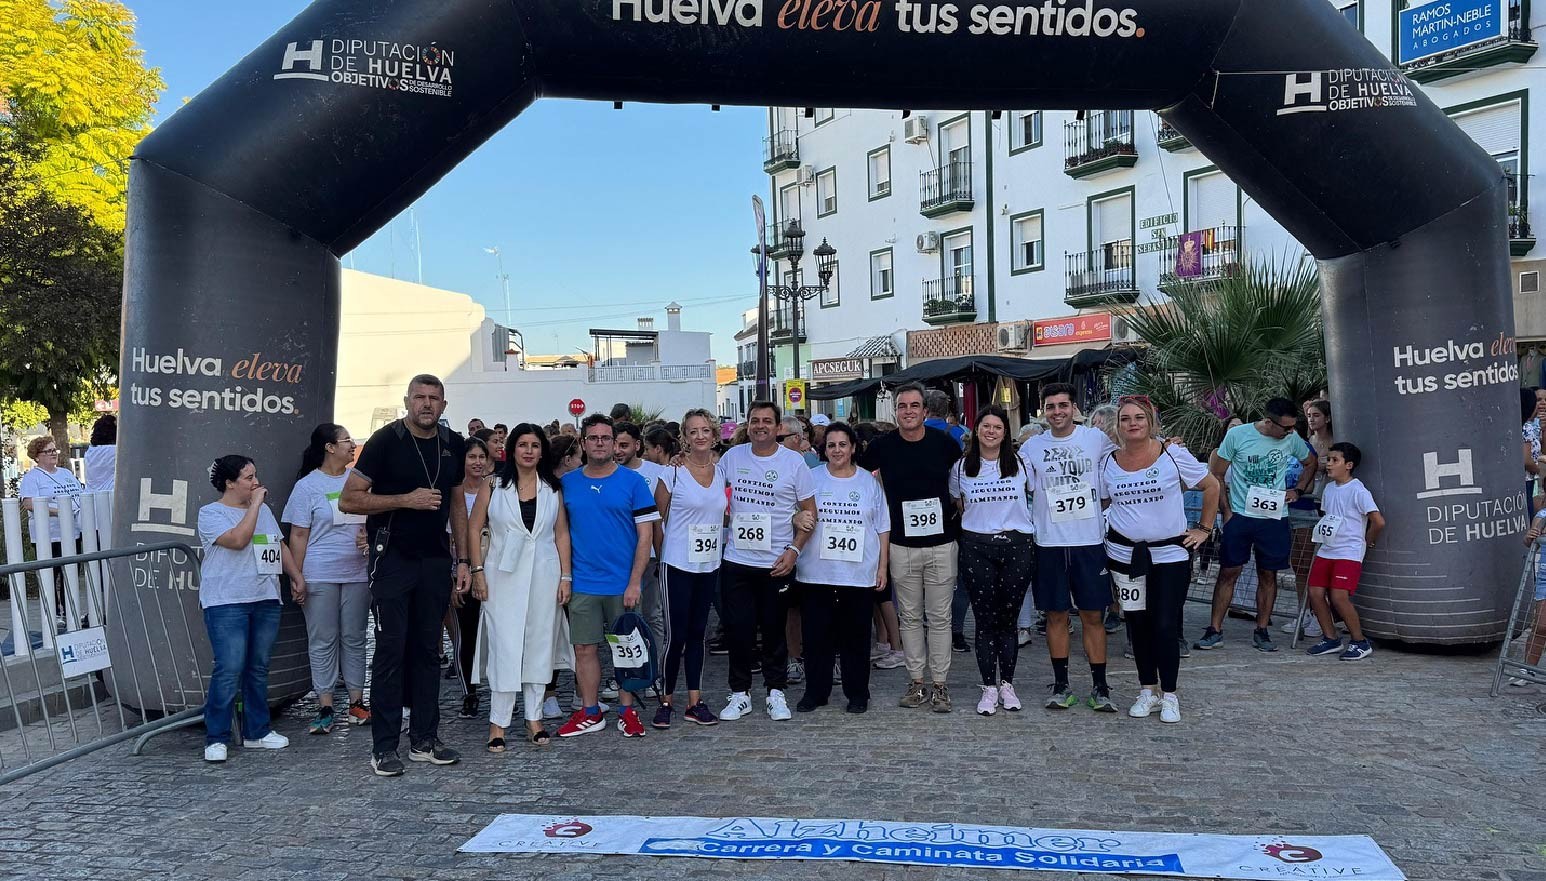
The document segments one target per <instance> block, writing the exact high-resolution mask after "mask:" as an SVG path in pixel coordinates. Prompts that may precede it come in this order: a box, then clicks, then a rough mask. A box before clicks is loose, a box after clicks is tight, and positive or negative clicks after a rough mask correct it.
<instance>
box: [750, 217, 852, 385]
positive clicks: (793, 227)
mask: <svg viewBox="0 0 1546 881" xmlns="http://www.w3.org/2000/svg"><path fill="white" fill-rule="evenodd" d="M784 243H785V244H784V253H785V254H786V255H787V256H788V257H789V268H790V274H791V275H792V276H793V283H792V284H770V285H767V286H766V295H767V296H771V297H773V298H775V299H777V300H778V301H780V302H787V303H789V313H790V322H789V330H790V339H791V342H792V344H793V346H794V378H795V379H799V378H800V309H801V306H802V305H803V304H804V303H805V301H807V300H810V299H813V298H815V297H819V296H821V295H822V294H824V293H826V292H827V291H828V290H830V287H831V284H832V272H833V270H834V269H835V267H836V263H837V249H836V248H834V247H832V245H830V244H829V243H828V242H827V240H826V239H825V238H823V239H822V240H821V244H819V245H817V246H816V250H814V251H813V252H811V253H813V254H814V255H815V256H816V277H817V280H818V283H817V284H814V285H808V284H806V283H805V272H804V271H803V270H802V269H801V268H800V260H801V259H802V258H803V257H804V256H805V228H804V227H802V226H801V225H800V221H799V220H798V219H792V220H790V221H789V225H788V226H787V227H786V228H785V229H784ZM752 253H753V254H756V255H757V256H758V259H759V265H760V261H761V259H762V258H763V255H762V254H760V253H759V252H758V250H757V249H756V248H753V249H752ZM759 305H761V306H762V307H763V311H764V314H766V308H765V307H766V301H765V300H764V302H763V303H762V304H759ZM759 357H760V355H759Z"/></svg>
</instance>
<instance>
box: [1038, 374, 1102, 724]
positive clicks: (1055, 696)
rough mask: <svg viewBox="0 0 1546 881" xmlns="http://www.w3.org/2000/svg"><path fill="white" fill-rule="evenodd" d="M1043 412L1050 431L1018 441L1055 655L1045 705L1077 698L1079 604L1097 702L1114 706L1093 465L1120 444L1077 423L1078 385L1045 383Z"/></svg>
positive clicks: (1093, 702)
mask: <svg viewBox="0 0 1546 881" xmlns="http://www.w3.org/2000/svg"><path fill="white" fill-rule="evenodd" d="M1041 410H1042V416H1043V418H1045V419H1046V420H1047V425H1048V426H1049V428H1050V429H1051V430H1050V431H1047V432H1044V433H1042V434H1038V435H1036V436H1035V437H1033V438H1031V439H1030V440H1029V441H1028V442H1027V443H1026V445H1025V446H1024V447H1021V448H1020V459H1021V460H1022V461H1023V462H1024V463H1025V466H1026V468H1027V472H1026V473H1027V474H1028V475H1029V477H1030V479H1031V491H1032V493H1033V495H1032V499H1031V515H1032V520H1033V521H1034V522H1035V524H1036V576H1035V578H1034V579H1032V585H1031V591H1032V594H1033V596H1034V597H1035V599H1036V608H1038V609H1040V610H1041V611H1043V612H1046V613H1047V652H1048V654H1049V655H1050V656H1051V658H1052V677H1053V684H1052V696H1051V697H1050V698H1048V699H1047V708H1048V709H1055V710H1062V709H1068V708H1069V707H1073V706H1075V705H1077V704H1078V703H1079V697H1078V696H1077V695H1076V694H1074V692H1073V689H1072V688H1070V687H1069V684H1068V654H1069V645H1068V642H1069V620H1068V613H1069V611H1070V610H1071V609H1074V608H1077V609H1078V610H1079V621H1080V623H1081V624H1082V625H1083V630H1084V654H1085V657H1086V658H1087V659H1088V660H1089V662H1090V679H1091V683H1092V685H1091V693H1090V697H1089V705H1090V707H1091V709H1094V710H1095V711H1096V712H1101V713H1115V712H1116V707H1115V706H1113V705H1112V703H1111V690H1110V687H1109V686H1108V685H1107V684H1106V628H1105V626H1104V618H1105V614H1106V607H1107V606H1108V605H1110V604H1111V576H1110V575H1109V574H1108V573H1107V572H1106V522H1105V520H1104V519H1103V518H1102V517H1101V514H1100V501H1099V499H1098V498H1097V496H1096V494H1095V482H1096V474H1095V467H1096V465H1097V464H1098V463H1099V462H1100V460H1101V459H1102V458H1103V457H1104V456H1105V455H1106V454H1107V453H1108V452H1110V451H1112V450H1114V449H1116V445H1115V444H1113V443H1112V442H1111V438H1110V437H1109V436H1108V435H1107V434H1106V433H1105V432H1104V431H1100V430H1099V429H1095V428H1089V427H1087V426H1083V425H1075V424H1074V413H1075V412H1076V408H1075V405H1074V387H1073V386H1071V385H1068V384H1066V383H1052V384H1050V385H1047V386H1043V387H1042V392H1041Z"/></svg>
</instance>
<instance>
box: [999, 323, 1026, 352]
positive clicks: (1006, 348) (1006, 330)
mask: <svg viewBox="0 0 1546 881" xmlns="http://www.w3.org/2000/svg"><path fill="white" fill-rule="evenodd" d="M1029 337H1030V327H1029V326H1028V325H1027V324H1026V323H1025V322H1023V321H1017V322H1015V323H1013V324H1000V325H999V326H998V350H999V351H1000V352H1023V351H1025V350H1026V349H1027V348H1028V347H1029V345H1030V344H1029V342H1028V340H1029Z"/></svg>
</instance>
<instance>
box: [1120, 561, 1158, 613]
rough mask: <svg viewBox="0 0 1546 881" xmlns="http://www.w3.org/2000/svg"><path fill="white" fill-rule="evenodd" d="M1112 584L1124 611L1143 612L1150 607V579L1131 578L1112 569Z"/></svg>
mask: <svg viewBox="0 0 1546 881" xmlns="http://www.w3.org/2000/svg"><path fill="white" fill-rule="evenodd" d="M1111 586H1112V587H1114V588H1116V591H1117V603H1118V604H1119V605H1121V607H1122V611H1124V612H1142V611H1144V610H1145V609H1147V608H1148V607H1149V579H1148V577H1144V578H1130V577H1128V576H1126V575H1123V574H1122V573H1120V572H1117V571H1116V570H1114V569H1113V570H1112V571H1111Z"/></svg>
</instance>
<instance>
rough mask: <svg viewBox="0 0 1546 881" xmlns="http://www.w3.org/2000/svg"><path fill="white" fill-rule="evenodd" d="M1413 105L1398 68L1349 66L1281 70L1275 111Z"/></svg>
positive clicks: (1413, 98)
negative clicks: (1280, 92) (1280, 103)
mask: <svg viewBox="0 0 1546 881" xmlns="http://www.w3.org/2000/svg"><path fill="white" fill-rule="evenodd" d="M1416 106H1417V94H1416V93H1415V92H1414V91H1412V85H1411V83H1409V82H1407V79H1406V77H1404V76H1402V75H1401V73H1400V72H1399V71H1394V70H1381V69H1379V68H1376V67H1349V68H1343V69H1342V70H1310V71H1304V72H1302V73H1290V74H1285V75H1284V77H1283V106H1282V108H1281V109H1279V110H1278V115H1279V116H1287V115H1289V114H1290V113H1325V112H1342V111H1347V110H1374V109H1377V108H1382V107H1416Z"/></svg>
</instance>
